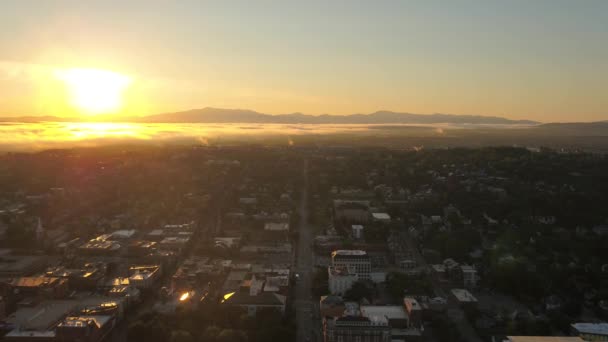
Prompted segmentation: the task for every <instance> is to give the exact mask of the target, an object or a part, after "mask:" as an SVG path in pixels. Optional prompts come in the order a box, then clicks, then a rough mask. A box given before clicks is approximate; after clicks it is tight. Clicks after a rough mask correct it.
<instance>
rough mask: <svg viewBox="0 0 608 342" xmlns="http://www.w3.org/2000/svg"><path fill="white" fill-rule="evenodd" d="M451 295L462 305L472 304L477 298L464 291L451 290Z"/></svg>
mask: <svg viewBox="0 0 608 342" xmlns="http://www.w3.org/2000/svg"><path fill="white" fill-rule="evenodd" d="M452 294H453V295H454V297H456V299H457V300H458V301H459V302H463V303H474V302H477V298H475V296H473V295H472V294H471V292H469V291H467V290H465V289H452Z"/></svg>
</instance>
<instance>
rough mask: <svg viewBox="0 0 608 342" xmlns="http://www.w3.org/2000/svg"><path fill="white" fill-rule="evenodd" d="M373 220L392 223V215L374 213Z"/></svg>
mask: <svg viewBox="0 0 608 342" xmlns="http://www.w3.org/2000/svg"><path fill="white" fill-rule="evenodd" d="M372 219H373V220H374V221H376V222H382V223H390V222H391V215H389V214H387V213H372Z"/></svg>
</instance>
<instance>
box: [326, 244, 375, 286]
mask: <svg viewBox="0 0 608 342" xmlns="http://www.w3.org/2000/svg"><path fill="white" fill-rule="evenodd" d="M331 265H332V266H335V267H347V268H348V269H354V270H355V273H357V276H358V277H359V279H361V280H368V279H370V273H371V271H372V263H371V259H370V257H369V255H368V254H367V253H366V252H365V251H361V250H344V249H341V250H337V251H333V252H332V253H331Z"/></svg>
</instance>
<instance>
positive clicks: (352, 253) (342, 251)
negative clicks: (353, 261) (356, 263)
mask: <svg viewBox="0 0 608 342" xmlns="http://www.w3.org/2000/svg"><path fill="white" fill-rule="evenodd" d="M331 255H332V256H366V255H367V252H366V251H362V250H356V249H338V250H336V251H333V252H332V253H331Z"/></svg>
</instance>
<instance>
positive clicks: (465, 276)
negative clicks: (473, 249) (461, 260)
mask: <svg viewBox="0 0 608 342" xmlns="http://www.w3.org/2000/svg"><path fill="white" fill-rule="evenodd" d="M460 270H461V271H462V281H463V285H464V287H465V288H467V289H472V288H475V287H476V286H477V270H476V269H475V267H473V266H468V265H461V266H460Z"/></svg>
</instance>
